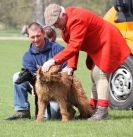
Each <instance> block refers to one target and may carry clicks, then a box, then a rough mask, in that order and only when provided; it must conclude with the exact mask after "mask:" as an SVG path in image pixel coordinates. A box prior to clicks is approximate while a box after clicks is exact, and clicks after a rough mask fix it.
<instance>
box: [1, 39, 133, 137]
mask: <svg viewBox="0 0 133 137" xmlns="http://www.w3.org/2000/svg"><path fill="white" fill-rule="evenodd" d="M28 43H29V42H28V41H18V40H10V41H9V40H6V41H5V40H1V41H0V137H43V136H44V137H132V136H133V112H132V110H128V111H127V110H112V109H109V115H110V118H109V119H108V120H105V121H87V120H77V121H76V120H73V121H70V122H67V123H63V122H61V121H58V120H49V121H46V122H43V123H36V122H35V121H34V99H33V97H31V96H29V100H30V102H31V113H32V119H31V120H17V121H7V120H5V119H6V118H7V117H8V116H10V115H12V114H13V113H14V107H13V86H12V75H13V73H15V72H16V71H20V69H21V58H22V55H23V53H24V52H25V51H26V50H27V49H28ZM84 60H85V54H84V53H82V52H81V54H80V59H79V66H78V70H77V71H76V75H77V77H79V78H80V79H81V81H82V84H83V87H84V89H85V91H86V95H87V96H88V98H89V95H90V91H91V82H90V72H89V71H88V70H87V69H86V66H85V61H84Z"/></svg>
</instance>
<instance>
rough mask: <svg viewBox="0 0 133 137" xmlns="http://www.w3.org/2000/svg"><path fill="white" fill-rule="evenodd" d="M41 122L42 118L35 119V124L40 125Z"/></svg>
mask: <svg viewBox="0 0 133 137" xmlns="http://www.w3.org/2000/svg"><path fill="white" fill-rule="evenodd" d="M43 121H44V119H43V118H37V119H36V122H37V123H41V122H43Z"/></svg>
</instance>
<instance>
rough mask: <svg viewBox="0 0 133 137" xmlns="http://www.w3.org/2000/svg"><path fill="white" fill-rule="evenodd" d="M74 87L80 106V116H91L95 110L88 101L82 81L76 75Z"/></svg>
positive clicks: (76, 99) (76, 100) (77, 104)
mask: <svg viewBox="0 0 133 137" xmlns="http://www.w3.org/2000/svg"><path fill="white" fill-rule="evenodd" d="M72 89H73V94H74V96H75V102H76V107H78V109H79V111H80V116H81V117H82V118H88V117H90V116H91V115H92V114H93V110H92V108H91V106H90V105H89V103H88V99H87V97H86V95H85V92H84V89H83V87H82V84H81V82H80V81H79V80H78V79H77V78H76V77H74V78H73V84H72Z"/></svg>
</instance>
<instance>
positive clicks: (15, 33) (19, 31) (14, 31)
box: [0, 29, 22, 37]
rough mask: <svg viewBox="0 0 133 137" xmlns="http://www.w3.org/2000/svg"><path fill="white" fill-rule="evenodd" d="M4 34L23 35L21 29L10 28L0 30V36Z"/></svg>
mask: <svg viewBox="0 0 133 137" xmlns="http://www.w3.org/2000/svg"><path fill="white" fill-rule="evenodd" d="M4 36H7V37H8V36H12V37H13V36H22V34H21V30H16V29H9V30H0V37H4Z"/></svg>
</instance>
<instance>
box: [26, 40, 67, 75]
mask: <svg viewBox="0 0 133 137" xmlns="http://www.w3.org/2000/svg"><path fill="white" fill-rule="evenodd" d="M63 49H64V47H62V46H61V45H59V44H57V43H56V42H50V41H49V40H48V39H45V46H44V48H43V49H42V50H41V51H39V50H38V49H37V48H36V47H35V46H33V45H32V44H31V45H30V48H29V50H28V51H27V52H26V53H25V54H24V56H23V67H24V68H26V69H29V70H31V71H32V72H33V73H35V72H36V71H37V65H39V66H42V65H43V63H44V62H46V61H47V60H49V59H50V58H52V57H53V56H54V55H55V54H57V53H59V52H60V51H61V50H63ZM65 66H66V63H64V64H62V65H61V67H65Z"/></svg>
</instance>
